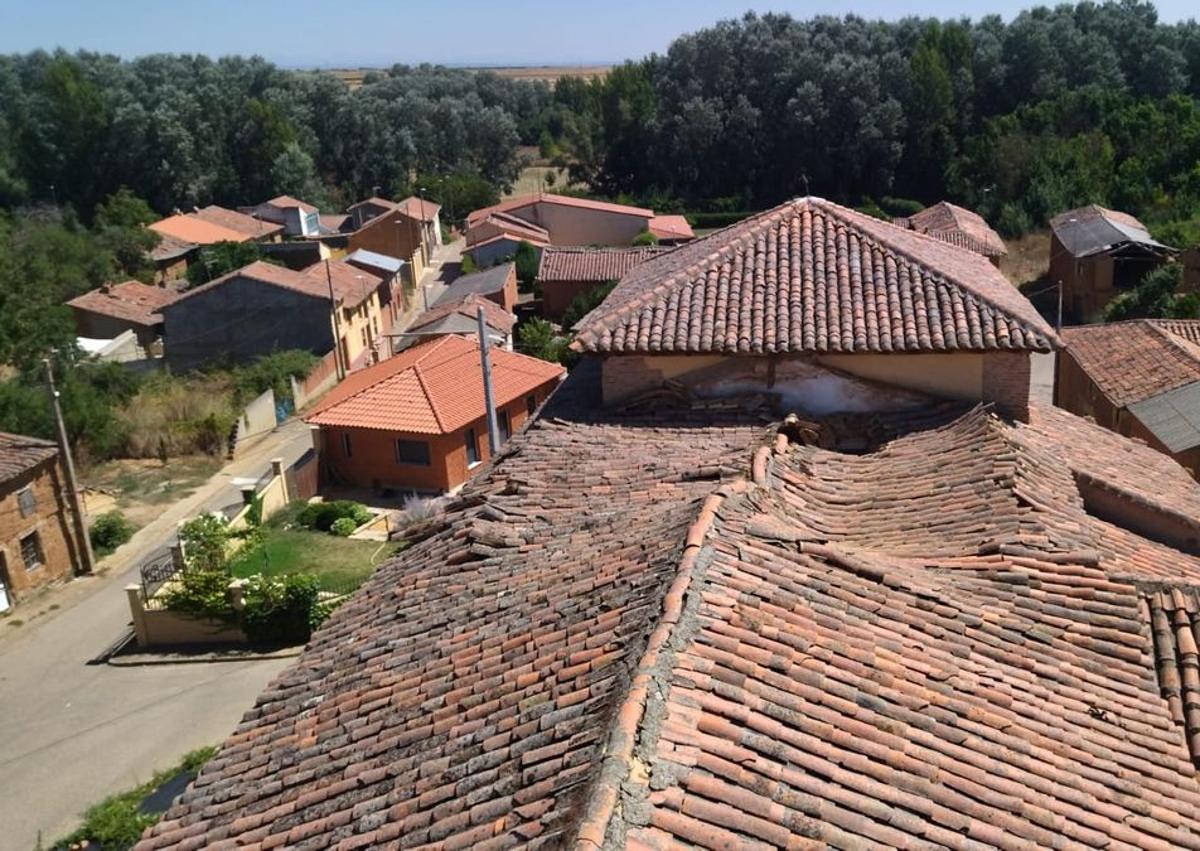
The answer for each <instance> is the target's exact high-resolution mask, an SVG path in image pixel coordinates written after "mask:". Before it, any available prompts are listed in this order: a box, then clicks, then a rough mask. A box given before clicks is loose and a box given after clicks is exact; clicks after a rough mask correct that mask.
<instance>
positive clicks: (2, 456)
mask: <svg viewBox="0 0 1200 851" xmlns="http://www.w3.org/2000/svg"><path fill="white" fill-rule="evenodd" d="M57 454H58V446H57V445H55V444H54V443H53V442H52V441H49V440H42V439H41V438H37V437H26V436H25V435H22V434H10V433H8V432H6V431H0V484H2V483H6V482H9V481H11V480H12V479H15V478H16V477H17V476H20V475H21V474H23V473H25V472H26V471H28V470H31V469H33V468H34V467H36V466H37V465H38V464H41V463H42V462H43V461H48V460H50V459H51V458H53V457H54V456H56V455H57Z"/></svg>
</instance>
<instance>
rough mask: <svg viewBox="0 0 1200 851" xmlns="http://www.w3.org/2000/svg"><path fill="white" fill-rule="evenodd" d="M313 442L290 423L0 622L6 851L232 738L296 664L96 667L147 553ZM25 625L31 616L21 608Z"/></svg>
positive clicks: (1, 799) (47, 838)
mask: <svg viewBox="0 0 1200 851" xmlns="http://www.w3.org/2000/svg"><path fill="white" fill-rule="evenodd" d="M310 445H311V439H310V436H309V431H308V427H307V426H306V425H305V424H304V423H303V422H300V421H299V420H292V421H289V422H287V423H285V424H284V425H282V426H280V427H279V428H278V429H276V430H275V432H273V433H272V434H271V435H270V437H269V438H268V439H266V440H264V441H263V442H262V443H260V444H259V445H257V446H255V447H253V448H252V449H251V450H250V451H249V452H247V454H246V455H245V456H244V457H242V458H239V459H237V460H236V461H233V462H231V463H229V464H227V465H226V466H225V467H224V468H223V469H222V470H221V471H220V472H219V473H217V475H215V476H213V477H212V478H211V479H210V480H209V481H208V482H207V483H206V484H205V485H203V486H202V487H201V488H199V489H198V490H197V491H196V492H195V493H193V494H192V495H191V496H190V497H188V498H186V499H184V500H181V501H180V502H178V503H175V504H174V505H172V506H170V507H169V508H167V509H166V510H165V511H164V512H163V513H162V515H161V516H159V517H158V518H157V519H156V520H154V521H153V522H152V523H150V524H149V525H147V526H146V527H144V528H143V529H141V530H140V531H139V532H138V533H137V534H136V535H135V536H134V538H133V539H132V540H131V541H130V542H129V543H128V544H126V545H125V546H123V547H121V548H120V549H119V550H117V552H116V553H114V554H113V555H112V556H110V557H109V558H108V559H106V560H105V561H104V562H103V563H102V567H104V568H106V572H105V573H104V574H103V575H99V576H95V577H87V578H83V579H78V580H76V581H74V582H72V583H70V584H68V585H67V586H66V587H65V588H62V589H59V590H57V591H55V592H52V593H51V594H49V595H47V596H46V597H44V598H42V599H40V600H38V601H36V602H33V603H31V604H30V606H29V608H31V609H40V610H42V611H43V612H44V614H43V615H42V616H41V617H37V618H34V619H33V620H31V621H29V622H27V623H25V624H24V625H22V626H17V627H13V626H8V625H3V624H0V630H3V631H4V632H3V634H0V718H4V719H5V723H4V727H5V735H4V736H3V737H0V825H4V836H3V839H2V840H0V846H3V847H4V848H10V847H11V848H14V849H26V848H32V847H34V846H35V844H36V843H37V841H38V837H39V835H40V836H41V837H42V839H43V841H44V843H45V844H49V843H50V842H52V841H54V840H55V839H57V838H58V837H59V836H61V835H63V834H65V833H67V832H68V831H70V830H71V829H72V828H73V827H74V825H75V824H77V823H78V816H79V814H80V813H81V811H82V810H83V809H84V808H86V807H87V806H89V805H90V804H93V803H96V802H97V801H99V800H100V799H101V798H104V797H105V796H107V795H109V794H111V793H113V792H116V791H120V790H122V789H125V788H128V787H129V786H132V785H135V784H136V783H138V782H141V781H143V780H145V779H146V778H148V777H149V776H150V775H151V774H152V773H153V772H154V771H155V770H158V769H163V768H166V767H168V766H169V765H170V764H171V763H172V762H174V761H175V760H176V759H177V758H178V757H179V756H181V755H182V754H183V753H185V752H187V751H189V750H192V749H193V748H197V747H202V746H204V745H211V744H216V743H217V742H220V741H222V740H223V739H224V738H225V737H226V736H227V735H228V734H229V732H230V731H231V730H232V729H233V728H234V727H235V726H236V724H237V722H238V720H239V719H240V718H241V717H242V714H243V713H244V712H245V711H246V710H248V709H249V708H250V707H251V706H252V705H253V703H254V700H255V698H256V697H257V696H258V694H259V693H260V692H261V691H262V689H263V687H264V686H265V685H266V684H267V682H268V681H269V680H270V679H271V678H272V677H273V676H275V675H276V674H278V673H279V672H280V671H281V670H283V669H284V668H285V667H286V666H287V665H288V664H289V661H290V660H288V659H286V658H282V659H256V660H247V661H236V662H210V663H195V664H181V665H153V666H141V667H123V668H122V667H115V666H109V665H89V664H87V663H88V660H89V659H91V658H93V657H94V656H96V655H97V654H98V653H99V652H100V651H102V650H104V649H105V648H106V647H107V646H108V645H110V644H111V643H112V642H113V641H114V640H115V639H116V638H117V637H118V636H119V635H120V634H121V633H122V632H123V631H124V630H125V629H126V627H127V625H128V623H129V609H128V604H127V602H126V600H125V594H124V593H123V591H122V588H123V587H124V586H125V585H126V584H129V583H131V582H135V581H137V578H138V567H139V566H140V565H141V563H142V562H143V561H144V560H145V559H146V558H147V557H148V556H150V555H152V554H154V553H157V552H161V551H162V550H163V549H165V548H166V547H167V546H168V545H169V544H170V543H171V542H172V541H173V540H174V536H175V530H176V526H177V524H178V522H179V521H180V520H183V519H185V518H187V517H190V516H192V515H194V514H197V513H199V512H200V511H203V510H207V509H212V508H217V507H220V506H221V505H224V504H228V503H229V501H230V499H231V498H233V499H235V500H236V499H238V498H239V497H238V496H237V489H236V488H235V487H234V486H233V484H232V481H233V479H235V478H238V477H254V478H257V477H258V475H260V474H261V473H262V472H263V470H264V469H266V468H267V466H269V464H270V459H271V458H276V457H282V458H283V459H284V461H285V463H289V464H290V463H291V462H292V461H294V460H295V459H297V458H299V457H300V455H302V454H303V453H304V452H305V451H307V449H308V448H309V446H310ZM52 604H53V605H56V606H58V608H57V609H53V610H51V609H49V606H50V605H52ZM16 617H19V618H23V619H26V617H27V616H26V614H25V612H24V611H23V610H18V612H17V613H16Z"/></svg>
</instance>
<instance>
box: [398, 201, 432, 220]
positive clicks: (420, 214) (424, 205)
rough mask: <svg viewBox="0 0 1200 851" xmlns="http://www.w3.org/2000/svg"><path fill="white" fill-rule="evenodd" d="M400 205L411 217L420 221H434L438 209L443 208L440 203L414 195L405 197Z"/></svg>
mask: <svg viewBox="0 0 1200 851" xmlns="http://www.w3.org/2000/svg"><path fill="white" fill-rule="evenodd" d="M398 206H399V207H400V209H401V210H402V211H403V212H404V214H405V215H407V216H408V217H409V218H410V219H416V220H417V221H419V222H432V221H433V220H434V218H436V217H437V214H438V211H439V210H441V209H442V207H441V205H440V204H435V203H433V202H432V201H422V200H421V199H420V198H415V197H412V196H409V197H408V198H405V199H404V200H403V201H401V202H400V203H399V205H398Z"/></svg>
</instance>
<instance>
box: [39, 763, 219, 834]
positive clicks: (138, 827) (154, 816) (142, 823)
mask: <svg viewBox="0 0 1200 851" xmlns="http://www.w3.org/2000/svg"><path fill="white" fill-rule="evenodd" d="M216 752H217V749H216V748H213V747H208V748H200V749H199V750H194V751H192V752H191V753H189V754H187V755H186V756H184V757H183V759H182V760H180V761H179V764H178V765H175V766H174V767H172V768H168V769H167V770H166V771H160V772H158V773H157V774H155V775H154V776H153V777H151V778H150V779H149V780H148V781H146V782H145V783H143V784H141V785H140V786H135V787H134V788H132V789H129V790H128V791H125V792H119V793H117V794H116V795H112V796H110V797H108V798H105V799H104V800H103V801H101V802H100V803H98V804H95V805H94V806H91V807H89V808H88V810H87V812H86V813H84V816H83V826H82V827H80V828H79V829H78V830H76V831H75V832H74V833H72V834H71V835H70V836H67V837H65V838H64V839H60V840H59V841H58V842H56V843H54V845H52V846H51V848H53V849H55V851H59V849H62V850H63V851H65V849H68V848H70V847H72V846H75V845H79V844H82V843H84V842H88V843H96V844H97V845H98V846H99V847H100V848H103V849H104V851H125V849H128V848H132V847H133V846H134V845H135V844H136V843H137V841H138V840H139V839H140V838H141V836H142V831H144V830H145V829H146V828H147V827H149V826H150V825H152V824H154V823H155V822H157V821H158V820H159V818H160V817H161V816H162V813H144V812H141V810H140V807H141V803H142V801H143V800H144V799H145V798H146V796H147V795H149V794H150V793H151V792H153V791H154V790H155V789H157V788H158V787H159V786H162V785H163V784H164V783H166V782H167V781H168V780H170V779H172V778H173V777H175V776H176V775H178V774H180V773H181V772H186V773H187V774H188V775H190V776H191V777H195V776H196V774H197V773H198V772H199V771H200V767H201V766H203V765H204V763H206V762H208V760H210V759H212V756H213V754H215V753H216Z"/></svg>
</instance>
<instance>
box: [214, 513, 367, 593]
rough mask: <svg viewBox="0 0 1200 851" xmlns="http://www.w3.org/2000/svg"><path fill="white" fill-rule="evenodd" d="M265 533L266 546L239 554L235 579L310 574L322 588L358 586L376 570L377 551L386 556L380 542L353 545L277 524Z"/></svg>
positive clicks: (232, 566)
mask: <svg viewBox="0 0 1200 851" xmlns="http://www.w3.org/2000/svg"><path fill="white" fill-rule="evenodd" d="M275 520H276V518H272V522H271V523H268V524H266V525H265V526H264V527H263V529H262V542H261V543H259V544H258V545H256V546H250V547H247V548H246V549H244V550H242V551H240V552H238V553H237V554H236V555H235V556H234V557H233V561H232V562H231V563H230V565H229V569H230V572H231V573H232V574H233V575H234V576H239V577H245V576H250V575H252V574H255V573H261V574H263V575H264V576H279V575H282V574H285V573H306V574H309V575H310V576H315V577H317V579H318V581H319V582H320V584H321V587H322V588H338V587H342V586H345V585H354V584H357V583H359V582H361V581H362V580H364V579H366V577H368V576H370V575H371V572H372V571H374V570H375V562H374V557H375V554H376V552H377V551H381V550H382V551H383V552H381V554H383V553H385V552H386V550H387V549H388V548H387V547H386V546H385V547H381V545H380V542H379V541H352V540H349V539H347V538H339V537H337V536H336V535H330V534H328V533H325V532H310V531H308V530H307V529H286V528H283V527H282V525H280V524H277V523H276V522H275Z"/></svg>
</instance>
